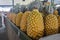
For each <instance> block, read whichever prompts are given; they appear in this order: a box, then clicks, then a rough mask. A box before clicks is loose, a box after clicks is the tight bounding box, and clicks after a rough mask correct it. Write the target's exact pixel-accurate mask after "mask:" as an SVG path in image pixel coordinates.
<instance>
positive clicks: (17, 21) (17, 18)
mask: <svg viewBox="0 0 60 40" xmlns="http://www.w3.org/2000/svg"><path fill="white" fill-rule="evenodd" d="M22 15H23V13H22V12H20V13H18V14H17V16H16V26H19V27H20V22H21V18H22Z"/></svg>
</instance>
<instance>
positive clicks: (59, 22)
mask: <svg viewBox="0 0 60 40" xmlns="http://www.w3.org/2000/svg"><path fill="white" fill-rule="evenodd" d="M58 25H59V32H60V16H58Z"/></svg>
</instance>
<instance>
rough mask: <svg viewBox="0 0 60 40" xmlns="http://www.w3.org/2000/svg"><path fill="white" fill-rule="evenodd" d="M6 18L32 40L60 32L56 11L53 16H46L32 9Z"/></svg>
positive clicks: (59, 21)
mask: <svg viewBox="0 0 60 40" xmlns="http://www.w3.org/2000/svg"><path fill="white" fill-rule="evenodd" d="M7 17H8V18H9V20H10V21H12V23H14V24H16V27H17V28H19V29H20V31H22V32H23V33H25V34H26V35H27V36H28V37H29V38H31V39H32V40H38V39H39V38H41V37H45V36H48V35H53V34H57V33H58V31H59V32H60V16H59V15H58V11H57V10H55V11H54V13H53V14H48V13H46V12H45V11H42V12H39V10H38V9H33V10H32V11H25V12H24V13H23V12H20V13H18V14H15V13H9V14H7Z"/></svg>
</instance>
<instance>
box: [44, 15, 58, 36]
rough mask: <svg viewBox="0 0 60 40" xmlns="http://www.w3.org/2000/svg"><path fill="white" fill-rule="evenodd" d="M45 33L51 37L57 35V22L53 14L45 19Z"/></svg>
mask: <svg viewBox="0 0 60 40" xmlns="http://www.w3.org/2000/svg"><path fill="white" fill-rule="evenodd" d="M45 33H46V35H52V34H56V33H58V20H57V17H56V16H55V15H53V14H49V15H47V16H46V18H45Z"/></svg>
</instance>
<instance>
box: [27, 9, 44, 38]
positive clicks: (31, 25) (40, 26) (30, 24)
mask: <svg viewBox="0 0 60 40" xmlns="http://www.w3.org/2000/svg"><path fill="white" fill-rule="evenodd" d="M27 34H28V36H30V37H31V38H33V39H37V38H40V37H42V36H43V35H44V23H43V17H42V14H41V13H39V11H38V10H37V9H34V10H33V11H32V13H30V14H29V15H28V18H27Z"/></svg>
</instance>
